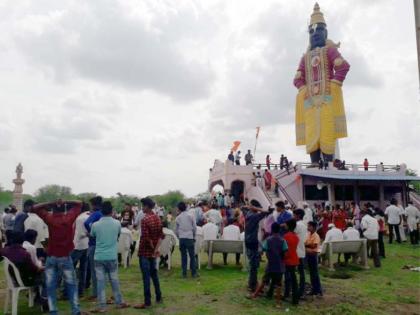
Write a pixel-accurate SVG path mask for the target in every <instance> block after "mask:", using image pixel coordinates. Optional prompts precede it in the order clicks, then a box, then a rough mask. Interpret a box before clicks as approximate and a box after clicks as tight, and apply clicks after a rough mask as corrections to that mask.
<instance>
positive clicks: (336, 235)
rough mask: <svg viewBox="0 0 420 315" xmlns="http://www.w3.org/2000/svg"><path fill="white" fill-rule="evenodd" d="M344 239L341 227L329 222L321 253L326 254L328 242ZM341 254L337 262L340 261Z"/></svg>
mask: <svg viewBox="0 0 420 315" xmlns="http://www.w3.org/2000/svg"><path fill="white" fill-rule="evenodd" d="M342 240H343V232H342V231H341V230H340V229H337V228H336V227H335V225H334V224H333V223H330V224H328V231H327V234H325V240H324V242H323V243H322V244H321V253H324V255H325V248H326V246H327V243H329V242H333V241H342ZM340 258H341V255H338V259H337V263H340Z"/></svg>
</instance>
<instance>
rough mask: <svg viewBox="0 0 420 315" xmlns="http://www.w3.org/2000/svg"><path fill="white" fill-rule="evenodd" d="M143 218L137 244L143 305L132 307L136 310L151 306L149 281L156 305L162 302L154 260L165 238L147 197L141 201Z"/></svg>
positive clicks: (152, 203) (150, 201)
mask: <svg viewBox="0 0 420 315" xmlns="http://www.w3.org/2000/svg"><path fill="white" fill-rule="evenodd" d="M141 203H142V205H143V212H144V218H143V219H142V220H141V238H140V244H139V263H140V270H141V273H142V275H143V290H144V303H143V304H137V305H134V308H136V309H146V308H149V307H150V306H151V305H152V301H151V294H150V279H152V282H153V286H154V287H155V294H156V303H161V302H162V292H161V291H160V283H159V277H158V272H157V268H156V258H157V257H159V246H160V243H161V242H162V239H163V238H164V237H165V236H164V234H163V231H162V223H161V221H160V219H159V217H158V216H157V215H156V214H154V213H153V208H154V207H155V202H154V201H153V200H152V199H151V198H149V197H147V198H143V199H142V200H141Z"/></svg>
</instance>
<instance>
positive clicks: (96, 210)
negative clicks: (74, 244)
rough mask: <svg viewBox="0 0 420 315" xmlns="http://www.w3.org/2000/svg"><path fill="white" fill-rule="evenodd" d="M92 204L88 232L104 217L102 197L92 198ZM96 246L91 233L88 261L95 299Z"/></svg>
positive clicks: (87, 222)
mask: <svg viewBox="0 0 420 315" xmlns="http://www.w3.org/2000/svg"><path fill="white" fill-rule="evenodd" d="M90 204H91V206H92V213H91V215H90V216H89V218H87V219H86V221H85V228H86V231H88V233H90V231H91V228H92V224H93V223H95V222H96V221H99V219H100V218H102V212H101V209H102V197H101V196H96V197H93V198H92V199H90ZM95 248H96V241H95V237H94V236H92V235H89V248H88V261H89V269H90V279H91V284H92V296H91V297H90V299H91V300H92V299H95V298H96V297H97V292H96V291H97V281H96V273H95V260H94V255H95ZM86 282H88V279H86Z"/></svg>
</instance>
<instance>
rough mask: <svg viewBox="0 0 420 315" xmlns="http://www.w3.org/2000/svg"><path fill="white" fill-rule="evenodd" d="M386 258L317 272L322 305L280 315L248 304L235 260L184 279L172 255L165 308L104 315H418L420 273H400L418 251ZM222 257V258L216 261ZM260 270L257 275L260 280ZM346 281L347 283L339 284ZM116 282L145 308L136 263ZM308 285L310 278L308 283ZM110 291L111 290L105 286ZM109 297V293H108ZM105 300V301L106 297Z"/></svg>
mask: <svg viewBox="0 0 420 315" xmlns="http://www.w3.org/2000/svg"><path fill="white" fill-rule="evenodd" d="M386 250H387V258H386V259H383V260H382V268H379V269H377V268H373V267H372V262H371V261H370V262H369V263H370V266H371V268H370V269H369V270H363V269H360V268H359V267H358V266H349V267H340V268H337V270H336V271H335V272H328V271H327V270H326V269H321V275H322V277H321V281H322V285H323V288H324V291H325V295H324V297H323V298H322V299H315V300H308V301H304V302H302V303H301V304H300V305H299V306H297V307H295V306H292V305H291V304H289V303H287V302H284V303H283V304H282V308H281V309H280V310H279V309H277V308H275V307H274V301H272V300H267V299H266V298H260V299H258V300H254V301H253V300H248V299H247V298H246V295H247V291H246V283H247V281H246V280H247V274H246V273H244V272H242V271H241V269H240V267H236V266H235V265H234V255H231V256H230V257H229V265H228V266H223V265H222V263H221V261H222V259H221V254H220V255H218V257H216V258H217V259H216V265H215V266H214V269H213V270H206V268H205V264H206V263H207V258H206V256H205V255H204V254H203V255H202V267H203V268H202V269H201V271H200V275H201V277H200V278H199V279H191V278H188V279H182V278H181V275H180V268H179V266H180V257H179V253H178V251H177V250H175V255H174V268H173V269H172V270H171V271H168V270H160V272H159V273H160V280H161V286H162V292H163V296H164V303H163V304H161V305H158V306H153V307H152V308H151V309H149V310H147V311H144V310H134V309H125V310H121V311H117V310H114V309H113V308H112V306H111V307H110V308H109V312H108V313H107V314H115V315H117V314H118V315H131V314H230V315H233V314H235V315H241V314H255V315H257V314H261V315H262V314H278V313H279V312H288V313H290V314H340V315H343V314H375V315H376V314H420V273H418V272H412V271H408V270H404V269H402V267H403V266H404V265H413V266H420V247H412V246H411V245H409V244H408V243H404V244H402V245H387V247H386ZM219 256H220V257H219ZM262 271H263V267H261V269H260V273H259V275H260V276H261V275H262ZM342 278H346V279H342ZM120 281H121V287H122V292H123V296H124V299H125V300H126V301H127V302H128V303H130V304H134V303H142V302H143V288H142V282H141V275H140V271H139V268H138V261H137V259H136V260H134V261H133V263H132V265H131V267H130V268H128V269H120ZM307 281H309V277H307ZM5 285H6V284H5V282H4V278H3V273H1V276H0V288H1V289H2V290H1V291H0V303H1V306H2V305H3V302H4V288H5ZM108 289H109V286H108ZM108 293H109V291H108ZM108 296H109V295H108ZM81 305H82V308H83V310H90V309H93V308H94V307H95V303H94V302H87V301H85V300H83V299H82V301H81ZM59 309H60V311H61V312H60V314H70V311H69V304H68V302H66V301H60V302H59ZM39 313H40V311H39V309H38V308H33V309H29V308H28V307H27V299H26V297H25V296H24V294H22V297H21V299H20V303H19V314H22V315H25V314H31V315H33V314H39Z"/></svg>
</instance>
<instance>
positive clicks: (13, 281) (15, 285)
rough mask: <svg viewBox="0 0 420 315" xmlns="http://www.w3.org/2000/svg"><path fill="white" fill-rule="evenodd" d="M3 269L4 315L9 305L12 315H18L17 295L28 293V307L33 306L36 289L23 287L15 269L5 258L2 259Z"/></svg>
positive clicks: (18, 273)
mask: <svg viewBox="0 0 420 315" xmlns="http://www.w3.org/2000/svg"><path fill="white" fill-rule="evenodd" d="M3 259H4V261H3V268H4V274H5V277H6V284H7V288H6V298H5V300H4V314H7V313H8V312H9V303H10V302H11V304H12V315H17V314H18V301H19V293H20V292H21V291H24V290H28V291H29V294H28V296H29V307H33V306H34V301H35V294H36V290H37V287H36V286H33V287H27V286H25V285H24V283H23V281H22V278H21V276H20V272H19V270H18V269H17V267H16V266H15V265H14V264H13V263H12V262H11V261H10V260H9V259H7V258H6V257H3Z"/></svg>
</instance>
